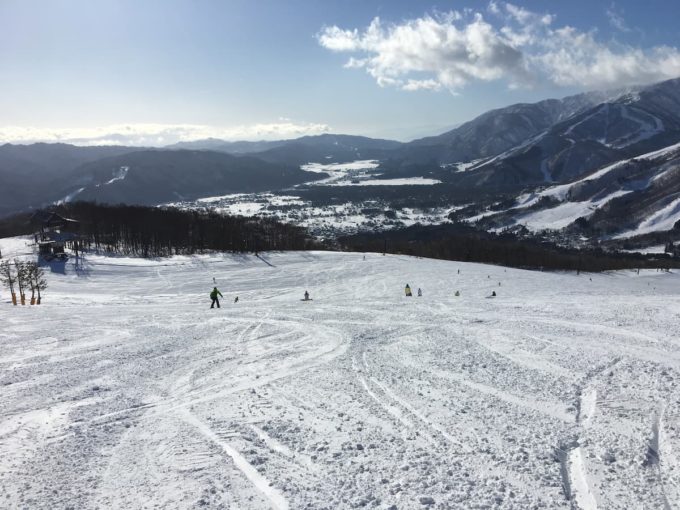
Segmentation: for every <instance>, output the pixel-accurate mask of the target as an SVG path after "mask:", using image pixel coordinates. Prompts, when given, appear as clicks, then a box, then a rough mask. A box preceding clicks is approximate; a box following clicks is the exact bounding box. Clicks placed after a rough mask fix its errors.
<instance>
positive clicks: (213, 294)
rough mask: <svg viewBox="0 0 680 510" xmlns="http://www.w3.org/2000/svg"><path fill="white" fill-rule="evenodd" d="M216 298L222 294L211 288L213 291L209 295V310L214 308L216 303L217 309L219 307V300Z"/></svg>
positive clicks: (215, 288)
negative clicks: (210, 300)
mask: <svg viewBox="0 0 680 510" xmlns="http://www.w3.org/2000/svg"><path fill="white" fill-rule="evenodd" d="M217 296H220V297H222V293H221V292H220V291H219V290H217V287H213V290H212V292H211V293H210V299H212V303H210V308H215V303H217V308H219V307H220V300H219V299H217Z"/></svg>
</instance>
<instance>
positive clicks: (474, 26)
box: [318, 1, 680, 92]
mask: <svg viewBox="0 0 680 510" xmlns="http://www.w3.org/2000/svg"><path fill="white" fill-rule="evenodd" d="M487 11H488V13H489V14H490V16H491V19H492V20H493V23H492V22H491V21H489V20H487V19H485V18H484V16H483V14H482V13H480V12H472V11H470V10H464V11H463V13H462V14H461V13H460V12H457V11H452V12H449V13H436V14H426V15H424V16H422V17H420V18H416V19H411V20H406V21H403V22H401V23H384V22H383V21H381V20H380V18H375V19H373V21H372V22H371V23H370V24H369V26H368V27H366V28H365V29H364V30H360V29H358V28H354V29H350V30H347V29H342V28H340V27H337V26H331V27H325V28H324V29H322V31H321V32H320V33H319V34H318V42H319V44H320V45H321V46H323V47H324V48H327V49H328V50H331V51H334V52H338V53H350V54H351V56H350V58H349V60H348V62H347V63H346V64H345V67H346V68H353V69H356V68H361V69H365V70H366V72H367V73H368V74H369V75H370V76H372V77H373V78H374V79H375V80H376V83H378V85H379V86H381V87H398V88H401V89H403V90H408V91H417V90H439V89H442V88H445V89H448V90H450V91H452V92H457V91H459V90H461V89H463V88H464V87H465V86H467V85H469V84H470V83H473V82H475V81H494V80H504V81H506V82H507V83H508V85H509V86H510V87H513V88H514V87H520V86H531V85H532V84H535V83H537V82H540V81H544V82H552V83H554V84H557V85H564V86H567V85H568V86H574V85H575V86H583V87H610V86H617V87H618V86H624V85H634V84H644V83H651V82H653V81H658V80H663V79H666V78H673V77H676V76H679V75H680V51H679V50H678V49H677V48H675V47H671V46H655V47H651V48H639V47H633V46H628V45H621V44H617V43H615V42H602V41H600V40H598V39H597V37H596V36H597V32H596V31H588V32H584V31H582V30H579V29H576V28H574V27H570V26H562V27H554V23H555V19H556V18H555V16H554V15H552V14H549V13H536V12H532V11H529V10H527V9H525V8H523V7H519V6H516V5H514V4H511V3H501V2H496V1H492V2H491V3H489V5H488V8H487ZM610 11H611V13H610V14H609V17H610V21H612V20H613V21H612V23H618V24H619V28H620V29H622V30H623V28H622V27H626V25H625V23H624V22H623V19H622V18H620V17H619V18H617V17H616V16H617V15H616V12H615V11H614V9H613V7H612V8H611V9H610Z"/></svg>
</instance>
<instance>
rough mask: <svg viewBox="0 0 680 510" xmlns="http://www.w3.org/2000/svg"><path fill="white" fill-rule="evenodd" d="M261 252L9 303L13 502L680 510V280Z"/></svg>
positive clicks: (6, 414) (178, 264)
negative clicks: (213, 305) (216, 291)
mask: <svg viewBox="0 0 680 510" xmlns="http://www.w3.org/2000/svg"><path fill="white" fill-rule="evenodd" d="M3 242H4V243H6V244H7V249H8V251H9V247H10V246H11V248H12V250H13V252H14V253H15V254H17V253H18V254H19V256H26V257H29V256H31V255H30V252H31V248H30V247H28V246H26V245H25V243H23V242H19V241H18V240H16V239H14V240H11V243H10V241H8V240H0V249H2V248H3ZM4 251H5V249H3V252H4ZM265 259H266V260H267V262H268V263H267V264H265V263H263V262H262V260H260V259H259V258H256V257H254V256H249V255H243V256H217V255H214V256H200V257H175V258H172V259H168V260H164V261H145V260H135V259H126V258H107V257H103V256H94V255H92V256H88V257H86V259H85V260H84V261H82V260H81V261H79V265H78V267H77V268H76V266H75V265H74V264H73V263H72V262H69V263H67V264H66V265H65V266H63V267H55V268H54V272H51V273H49V274H48V281H49V289H48V291H47V292H46V293H45V300H44V304H43V305H41V306H39V307H28V306H26V307H16V308H15V307H12V306H11V305H10V304H9V303H8V299H7V296H6V294H4V293H3V294H2V295H1V296H0V299H1V301H0V324H1V325H2V327H1V328H0V457H1V458H2V459H3V461H2V463H0V507H2V508H45V509H47V508H49V509H53V508H67V507H72V508H78V509H81V508H126V509H128V508H152V507H159V508H198V507H201V508H202V507H206V508H242V509H259V508H276V509H284V508H290V509H298V508H314V509H323V508H326V509H337V508H360V507H367V508H399V509H405V508H426V507H429V508H475V507H477V508H483V507H488V508H496V507H497V508H516V509H526V508H534V507H542V508H564V509H581V510H586V509H593V508H608V509H609V508H666V509H675V508H679V506H678V500H677V498H678V497H679V495H680V471H678V466H680V463H679V460H678V457H677V456H676V453H675V452H680V434H679V432H680V430H679V426H678V425H677V424H678V423H679V422H678V417H680V400H679V399H678V395H680V391H679V390H680V388H679V384H680V340H678V338H680V331H679V330H678V327H679V326H678V324H679V323H680V322H679V321H678V319H680V315H679V312H678V310H680V285H679V284H680V278H678V276H677V275H675V274H666V273H656V272H653V271H652V272H644V271H642V272H641V273H640V275H637V274H635V273H633V272H630V273H627V272H626V273H624V272H622V273H614V274H604V275H592V281H591V280H590V278H589V276H584V275H580V276H577V275H575V274H551V273H540V272H529V271H520V270H513V269H504V268H501V267H493V266H485V265H479V264H464V263H455V262H444V261H433V260H426V259H419V258H412V257H403V256H399V257H398V256H381V255H379V254H366V260H363V254H355V253H323V252H301V253H270V254H266V257H265ZM459 269H460V274H459V273H458V270H459ZM48 270H49V268H48ZM213 278H215V279H216V282H217V286H218V288H220V290H221V291H222V293H223V294H224V299H223V300H222V308H220V309H219V310H218V309H214V310H210V309H209V308H208V307H209V299H208V297H207V294H208V293H209V291H210V289H211V288H212V286H213ZM499 282H501V283H502V286H499ZM406 283H409V284H410V285H411V287H412V288H414V289H416V288H418V287H421V288H422V289H423V291H424V296H423V297H421V298H418V297H412V298H406V297H404V296H403V287H404V285H405V284H406ZM305 290H308V291H309V292H310V294H311V297H312V298H313V301H310V302H301V301H300V298H301V296H302V293H303V292H304V291H305ZM456 290H458V291H460V294H461V295H460V296H458V297H456V296H455V295H454V293H455V291H456ZM492 290H496V292H497V294H498V296H497V297H496V298H495V299H487V298H486V296H488V295H489V294H490V293H491V291H492ZM236 295H238V296H239V301H238V303H233V300H234V297H235V296H236Z"/></svg>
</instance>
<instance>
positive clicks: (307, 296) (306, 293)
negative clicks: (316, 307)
mask: <svg viewBox="0 0 680 510" xmlns="http://www.w3.org/2000/svg"><path fill="white" fill-rule="evenodd" d="M303 301H309V292H307V291H305V299H303Z"/></svg>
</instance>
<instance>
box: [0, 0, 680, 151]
mask: <svg viewBox="0 0 680 510" xmlns="http://www.w3.org/2000/svg"><path fill="white" fill-rule="evenodd" d="M679 19H680V2H677V1H670V0H669V1H661V0H647V1H645V2H640V1H637V0H630V1H617V2H595V1H592V0H591V1H583V0H572V1H569V2H545V1H516V2H511V3H506V2H500V1H496V2H486V1H485V2H475V1H469V2H459V1H451V2H438V3H429V2H423V1H410V2H407V1H399V0H396V1H395V0H382V1H377V0H376V1H372V0H363V1H331V0H323V1H322V0H286V1H283V0H279V1H273V0H229V1H226V0H225V1H208V0H191V1H190V0H186V1H172V0H144V1H138V0H137V1H132V0H130V1H123V0H120V1H113V0H96V1H93V0H43V1H34V0H0V70H1V71H0V73H2V74H1V75H0V76H1V77H2V79H0V112H2V117H1V120H0V142H2V141H15V142H21V141H32V140H49V141H54V140H72V141H76V142H78V143H95V142H97V143H137V144H150V145H162V144H164V143H172V142H174V141H176V140H178V139H196V138H203V137H207V136H215V137H221V138H227V139H262V138H269V139H271V138H289V137H294V136H298V135H301V134H315V133H321V132H336V133H340V132H341V133H350V134H365V135H368V136H376V137H387V138H397V139H402V140H407V139H411V138H414V137H418V136H424V135H428V134H436V133H439V132H442V131H444V130H446V129H447V128H449V127H451V126H453V125H456V124H459V123H461V122H464V121H466V120H469V119H471V118H473V117H474V116H476V115H478V114H480V113H483V112H484V111H487V110H489V109H491V108H497V107H500V106H505V105H508V104H511V103H515V102H532V101H537V100H540V99H544V98H547V97H562V96H565V95H569V94H572V93H576V92H579V91H583V90H589V89H602V88H612V87H618V86H628V85H634V84H639V83H650V82H653V81H658V80H661V79H666V78H671V77H675V76H679V75H680V31H678V29H677V20H679Z"/></svg>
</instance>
